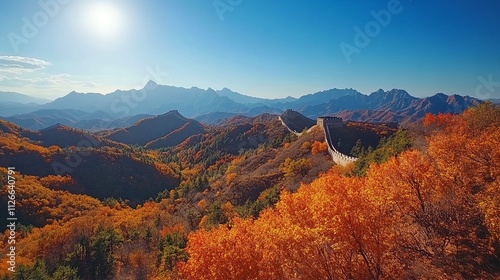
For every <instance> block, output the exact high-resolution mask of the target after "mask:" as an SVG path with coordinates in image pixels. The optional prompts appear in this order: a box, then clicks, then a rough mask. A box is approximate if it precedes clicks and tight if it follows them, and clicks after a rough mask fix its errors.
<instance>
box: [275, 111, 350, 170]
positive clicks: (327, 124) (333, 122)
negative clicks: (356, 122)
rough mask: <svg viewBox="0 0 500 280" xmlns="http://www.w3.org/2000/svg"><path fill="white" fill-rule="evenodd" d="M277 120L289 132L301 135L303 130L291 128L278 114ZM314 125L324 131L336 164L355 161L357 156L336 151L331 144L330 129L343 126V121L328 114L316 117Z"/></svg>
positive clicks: (329, 151) (329, 150)
mask: <svg viewBox="0 0 500 280" xmlns="http://www.w3.org/2000/svg"><path fill="white" fill-rule="evenodd" d="M278 120H280V121H281V123H282V124H283V125H284V126H285V127H286V128H287V129H288V131H290V132H291V133H293V134H295V135H297V136H301V135H302V133H303V132H298V131H295V130H293V129H291V128H290V126H288V125H287V123H286V122H285V120H284V119H283V118H282V117H281V116H278ZM316 126H318V127H321V128H322V129H323V131H324V133H325V140H326V143H327V144H328V153H329V154H330V156H331V157H332V160H333V161H334V162H335V163H336V164H339V165H347V164H349V163H352V162H355V161H356V160H357V158H355V157H351V156H348V155H345V154H343V153H341V152H339V151H337V149H335V146H334V145H333V142H332V137H331V135H332V132H331V130H333V129H335V128H339V127H343V126H344V123H343V121H342V119H341V118H337V117H329V116H327V117H319V118H317V122H316ZM312 129H313V127H311V128H309V130H308V132H310V131H311V130H312Z"/></svg>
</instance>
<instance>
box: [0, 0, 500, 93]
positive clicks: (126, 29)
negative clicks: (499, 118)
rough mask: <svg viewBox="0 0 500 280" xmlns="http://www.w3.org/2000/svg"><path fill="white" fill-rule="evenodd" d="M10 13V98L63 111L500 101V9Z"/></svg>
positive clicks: (388, 1) (294, 6) (155, 0)
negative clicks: (61, 100)
mask: <svg viewBox="0 0 500 280" xmlns="http://www.w3.org/2000/svg"><path fill="white" fill-rule="evenodd" d="M0 4H1V7H2V9H1V10H0V17H1V18H2V24H0V34H1V36H0V91H13V92H19V93H24V94H29V95H32V96H36V97H41V98H48V99H55V98H57V97H60V96H63V95H65V94H67V93H69V92H71V91H77V92H99V93H109V92H113V91H115V90H116V89H122V90H127V89H131V88H142V87H143V86H144V84H145V83H146V82H147V81H148V80H151V79H152V80H155V81H156V82H157V83H159V84H163V85H173V86H178V87H186V88H190V87H192V86H196V87H200V88H208V87H211V88H214V89H222V88H224V87H227V88H230V89H231V90H233V91H237V92H239V93H242V94H246V95H251V96H255V97H262V98H281V97H286V96H294V97H298V96H300V95H303V94H307V93H313V92H317V91H321V90H326V89H329V88H354V89H356V90H358V91H360V92H362V93H371V92H373V91H375V90H377V89H379V88H383V89H386V90H389V89H392V88H401V89H405V90H407V91H408V92H409V93H410V94H411V95H414V96H417V97H422V96H429V95H433V94H435V93H437V92H444V93H447V94H454V93H458V94H462V95H471V96H476V97H479V98H485V97H486V98H500V67H498V66H500V53H499V52H498V50H499V49H500V37H499V36H498V35H497V34H499V33H500V18H499V17H498V15H497V11H498V10H499V9H500V3H499V2H498V1H494V0H486V1H482V2H481V3H477V2H474V1H472V0H465V1H461V2H457V3H453V4H449V3H441V2H438V3H436V2H433V1H429V0H421V1H411V0H401V1H397V0H383V1H382V0H377V1H370V3H364V2H363V3H361V2H359V1H350V2H349V1H338V0H334V1H328V0H321V1H316V2H315V3H310V2H306V1H297V0H293V1H285V0H279V1H272V2H269V1H264V0H254V1H250V0H231V1H229V0H210V1H197V0H182V1H181V0H172V1H162V0H151V1H147V2H146V1H136V0H120V1H119V0H40V1H8V0H0ZM478 89H479V90H478ZM478 95H479V96H478Z"/></svg>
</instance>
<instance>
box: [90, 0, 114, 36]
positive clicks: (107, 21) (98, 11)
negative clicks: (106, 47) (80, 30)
mask: <svg viewBox="0 0 500 280" xmlns="http://www.w3.org/2000/svg"><path fill="white" fill-rule="evenodd" d="M85 18H86V25H87V26H88V28H89V29H90V30H89V31H90V32H92V33H93V34H94V35H98V36H99V37H104V38H110V37H114V36H116V35H118V33H120V31H121V29H122V26H123V16H122V14H121V13H120V11H119V9H118V8H117V7H116V6H114V5H112V4H111V3H105V2H96V3H93V5H91V6H90V7H89V8H88V10H87V13H86V15H85Z"/></svg>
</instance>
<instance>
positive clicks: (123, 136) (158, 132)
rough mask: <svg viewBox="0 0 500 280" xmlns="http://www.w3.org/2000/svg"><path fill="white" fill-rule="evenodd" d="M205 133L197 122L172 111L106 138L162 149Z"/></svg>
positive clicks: (114, 132)
mask: <svg viewBox="0 0 500 280" xmlns="http://www.w3.org/2000/svg"><path fill="white" fill-rule="evenodd" d="M203 132H204V128H203V126H202V125H201V124H200V123H198V122H197V121H194V120H189V119H187V118H185V117H184V116H182V115H181V114H180V113H179V112H178V111H170V112H168V113H166V114H163V115H159V116H156V117H151V118H146V119H143V120H140V121H138V122H137V123H135V124H134V125H133V126H131V127H127V128H122V129H118V130H116V131H113V132H111V133H110V134H108V135H107V136H106V138H108V139H111V140H113V141H117V142H122V143H126V144H130V145H140V146H147V147H149V148H160V147H168V146H174V145H176V144H179V143H181V142H182V141H184V140H185V139H187V138H188V137H189V136H192V135H196V134H200V133H203Z"/></svg>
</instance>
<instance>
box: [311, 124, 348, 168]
mask: <svg viewBox="0 0 500 280" xmlns="http://www.w3.org/2000/svg"><path fill="white" fill-rule="evenodd" d="M317 125H318V126H319V127H321V128H322V129H323V131H324V133H325V139H326V143H327V144H328V152H329V153H330V155H331V156H332V160H333V161H334V162H335V163H336V164H339V165H347V164H349V163H352V162H355V161H356V160H357V158H355V157H351V156H348V155H345V154H343V153H341V152H339V151H337V149H335V146H334V145H333V143H332V137H331V133H332V132H331V130H332V129H334V128H339V127H342V126H343V125H344V123H343V122H342V119H341V118H337V117H319V118H318V120H317Z"/></svg>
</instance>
